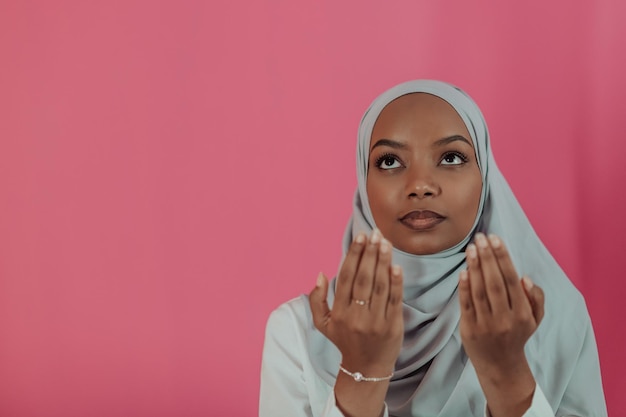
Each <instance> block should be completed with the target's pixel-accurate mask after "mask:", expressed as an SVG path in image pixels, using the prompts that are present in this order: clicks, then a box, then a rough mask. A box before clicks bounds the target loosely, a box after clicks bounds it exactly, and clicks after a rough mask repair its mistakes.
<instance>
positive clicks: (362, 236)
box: [354, 233, 365, 244]
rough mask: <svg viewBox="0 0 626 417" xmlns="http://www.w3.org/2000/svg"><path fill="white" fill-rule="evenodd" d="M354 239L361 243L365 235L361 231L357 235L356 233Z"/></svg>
mask: <svg viewBox="0 0 626 417" xmlns="http://www.w3.org/2000/svg"><path fill="white" fill-rule="evenodd" d="M354 241H355V242H356V243H358V244H362V243H363V242H365V235H364V234H363V233H359V234H358V235H356V238H355V239H354Z"/></svg>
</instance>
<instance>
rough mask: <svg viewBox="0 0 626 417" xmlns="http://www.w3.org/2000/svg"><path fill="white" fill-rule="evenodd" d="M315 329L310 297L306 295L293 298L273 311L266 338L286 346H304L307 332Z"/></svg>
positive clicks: (269, 319) (266, 329)
mask: <svg viewBox="0 0 626 417" xmlns="http://www.w3.org/2000/svg"><path fill="white" fill-rule="evenodd" d="M310 330H313V324H312V320H311V313H310V308H309V298H308V296H306V295H301V296H299V297H296V298H293V299H291V300H289V301H287V302H285V303H283V304H281V305H280V306H278V307H277V308H276V309H275V310H274V311H272V312H271V313H270V315H269V318H268V320H267V325H266V328H265V340H266V343H267V342H268V341H274V342H276V343H278V344H280V345H285V346H289V345H291V346H297V345H300V346H302V345H303V344H304V342H305V340H306V333H307V332H308V331H310Z"/></svg>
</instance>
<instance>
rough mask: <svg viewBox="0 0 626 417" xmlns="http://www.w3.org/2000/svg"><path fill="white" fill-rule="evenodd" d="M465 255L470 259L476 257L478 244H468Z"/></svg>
mask: <svg viewBox="0 0 626 417" xmlns="http://www.w3.org/2000/svg"><path fill="white" fill-rule="evenodd" d="M465 255H466V256H467V257H468V258H470V259H474V258H475V257H476V245H474V244H473V243H470V244H469V245H467V249H466V250H465Z"/></svg>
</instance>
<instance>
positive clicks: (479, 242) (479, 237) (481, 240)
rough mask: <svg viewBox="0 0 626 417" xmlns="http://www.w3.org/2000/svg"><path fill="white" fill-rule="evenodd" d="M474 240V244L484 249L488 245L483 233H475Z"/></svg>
mask: <svg viewBox="0 0 626 417" xmlns="http://www.w3.org/2000/svg"><path fill="white" fill-rule="evenodd" d="M475 240H476V246H478V247H479V248H481V249H484V248H486V247H487V246H488V244H487V239H486V238H485V235H483V234H482V233H477V234H476V239H475Z"/></svg>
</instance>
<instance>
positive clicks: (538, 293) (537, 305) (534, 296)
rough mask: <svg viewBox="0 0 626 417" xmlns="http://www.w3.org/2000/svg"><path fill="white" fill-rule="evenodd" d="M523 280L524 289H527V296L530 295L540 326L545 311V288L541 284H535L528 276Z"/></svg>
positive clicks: (536, 320) (536, 319)
mask: <svg viewBox="0 0 626 417" xmlns="http://www.w3.org/2000/svg"><path fill="white" fill-rule="evenodd" d="M522 282H523V283H524V290H525V291H526V296H527V297H528V301H529V302H530V306H531V307H532V309H533V316H534V317H535V322H536V323H537V326H539V323H541V320H542V319H543V315H544V312H545V310H544V305H545V304H544V303H545V296H544V293H543V290H542V289H541V288H540V287H539V286H537V285H535V284H534V283H533V282H532V280H531V279H530V278H528V277H524V278H522Z"/></svg>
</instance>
